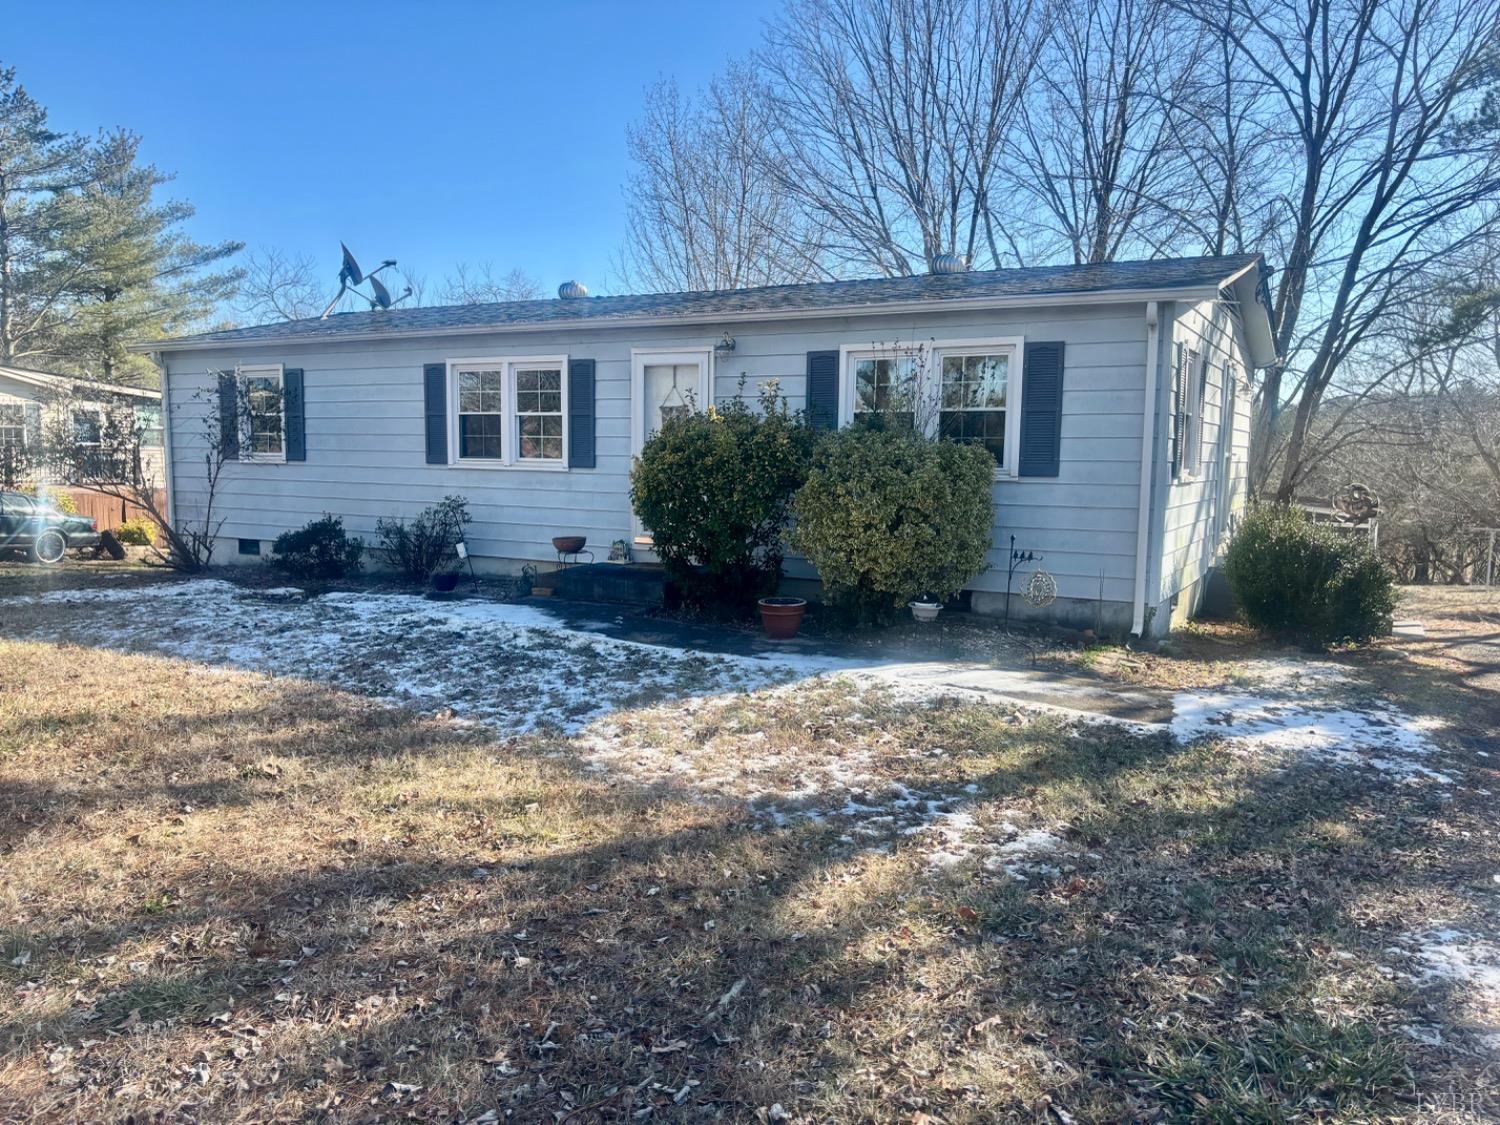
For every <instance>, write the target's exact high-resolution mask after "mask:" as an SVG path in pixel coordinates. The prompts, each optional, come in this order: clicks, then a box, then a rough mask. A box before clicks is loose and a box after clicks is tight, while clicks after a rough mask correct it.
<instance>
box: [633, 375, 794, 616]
mask: <svg viewBox="0 0 1500 1125" xmlns="http://www.w3.org/2000/svg"><path fill="white" fill-rule="evenodd" d="M759 406H760V408H759V409H758V410H757V409H755V408H753V407H752V406H751V405H750V404H749V403H747V402H746V401H745V400H744V397H743V395H741V397H739V398H736V399H735V400H733V401H732V402H729V403H727V404H724V405H722V406H711V407H709V408H708V409H707V410H692V411H689V412H687V413H685V414H682V415H678V416H675V417H672V418H669V419H667V421H666V422H665V424H663V426H662V428H661V429H660V430H659V431H658V432H657V433H655V434H653V435H652V436H651V438H650V439H649V440H647V442H646V444H645V446H644V448H642V450H641V455H640V458H639V459H638V460H637V461H636V463H635V466H634V467H633V468H632V469H631V473H630V501H631V503H632V504H633V505H634V507H635V512H636V515H637V516H639V517H640V521H641V523H642V524H643V525H644V526H645V528H646V530H647V531H649V532H650V533H651V541H652V548H653V550H654V551H655V552H656V555H657V557H658V558H659V559H661V561H662V565H663V566H664V567H666V570H667V573H668V575H669V576H670V578H671V579H672V581H673V582H674V583H675V584H676V586H677V588H678V590H679V591H680V592H681V594H682V597H683V601H684V603H685V604H686V605H687V606H688V607H689V608H692V609H695V610H699V611H709V612H712V613H720V614H725V615H732V614H738V613H742V612H745V611H746V610H747V609H748V608H749V607H750V605H751V604H752V603H753V602H754V600H755V599H756V598H757V597H762V596H765V595H767V594H773V593H775V591H776V587H777V585H778V583H779V582H780V580H781V564H782V558H783V554H784V548H783V541H784V536H785V532H786V525H787V520H788V517H789V514H790V510H791V503H792V496H793V495H794V494H795V493H796V491H797V489H798V488H799V487H800V486H801V485H802V482H803V480H805V479H806V476H807V465H808V460H809V457H810V456H811V453H812V446H813V442H814V435H813V432H812V430H811V428H810V427H809V426H808V425H807V423H806V422H805V421H804V420H803V419H802V418H801V417H800V416H799V415H796V414H793V413H792V412H791V411H789V410H788V409H787V406H786V401H785V400H784V399H782V398H781V397H780V395H779V394H778V392H777V388H776V385H775V383H774V381H773V382H770V383H768V384H767V385H766V387H765V388H763V390H762V393H761V397H760V404H759Z"/></svg>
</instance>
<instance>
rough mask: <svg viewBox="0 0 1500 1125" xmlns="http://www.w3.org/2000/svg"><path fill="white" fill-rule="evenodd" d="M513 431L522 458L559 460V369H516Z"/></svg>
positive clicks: (561, 441) (560, 442)
mask: <svg viewBox="0 0 1500 1125" xmlns="http://www.w3.org/2000/svg"><path fill="white" fill-rule="evenodd" d="M516 433H517V435H518V438H519V441H520V446H519V459H520V460H522V461H554V462H559V463H560V462H561V461H562V456H563V412H562V368H561V367H517V368H516Z"/></svg>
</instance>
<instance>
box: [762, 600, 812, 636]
mask: <svg viewBox="0 0 1500 1125" xmlns="http://www.w3.org/2000/svg"><path fill="white" fill-rule="evenodd" d="M756 604H757V605H759V606H760V623H761V627H762V628H764V629H765V631H766V636H768V637H770V638H771V639H772V640H773V641H789V640H791V639H792V638H793V637H795V636H796V635H797V630H798V629H800V628H802V615H803V614H804V613H806V612H807V599H806V598H761V599H760V601H759V602H757V603H756Z"/></svg>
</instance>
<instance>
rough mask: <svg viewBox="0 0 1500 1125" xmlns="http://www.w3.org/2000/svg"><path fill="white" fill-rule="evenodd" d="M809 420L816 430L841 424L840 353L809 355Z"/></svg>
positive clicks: (829, 428)
mask: <svg viewBox="0 0 1500 1125" xmlns="http://www.w3.org/2000/svg"><path fill="white" fill-rule="evenodd" d="M807 420H808V422H809V423H810V424H811V425H812V428H813V429H815V430H835V429H837V428H838V424H839V353H838V352H836V351H831V352H808V353H807Z"/></svg>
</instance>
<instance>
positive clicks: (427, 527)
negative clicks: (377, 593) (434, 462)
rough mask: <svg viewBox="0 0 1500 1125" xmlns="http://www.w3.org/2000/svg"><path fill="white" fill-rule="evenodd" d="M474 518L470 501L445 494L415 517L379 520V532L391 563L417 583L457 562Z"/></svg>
mask: <svg viewBox="0 0 1500 1125" xmlns="http://www.w3.org/2000/svg"><path fill="white" fill-rule="evenodd" d="M470 518H471V517H470V516H469V502H468V501H467V500H465V499H464V498H463V497H462V496H444V497H443V499H442V501H441V502H440V503H437V504H433V505H431V506H430V507H427V508H423V509H422V510H421V512H419V513H418V514H417V516H416V518H415V519H410V520H404V519H385V518H384V517H382V518H380V519H378V520H376V521H375V531H376V534H378V535H379V536H380V549H381V551H383V552H384V553H385V556H386V558H387V559H389V560H390V562H391V565H392V566H394V567H396V568H397V569H398V570H400V571H402V572H403V573H404V574H405V575H406V576H407V577H408V578H410V579H412V580H413V581H415V582H426V581H427V580H428V579H429V578H431V577H432V576H433V574H434V573H435V572H437V571H438V570H440V569H442V568H443V567H445V566H451V565H453V564H455V563H457V561H458V555H457V554H456V552H455V550H454V548H455V547H457V545H458V543H459V542H460V540H462V539H463V537H464V528H465V527H467V526H468V525H469V520H470Z"/></svg>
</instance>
